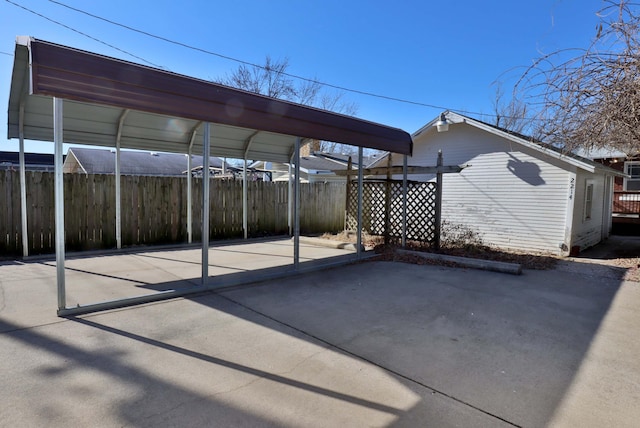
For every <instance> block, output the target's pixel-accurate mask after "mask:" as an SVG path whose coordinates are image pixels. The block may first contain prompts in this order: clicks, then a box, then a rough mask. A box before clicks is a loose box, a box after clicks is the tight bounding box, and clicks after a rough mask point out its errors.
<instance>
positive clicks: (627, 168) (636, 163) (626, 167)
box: [622, 161, 640, 192]
mask: <svg viewBox="0 0 640 428" xmlns="http://www.w3.org/2000/svg"><path fill="white" fill-rule="evenodd" d="M631 166H640V161H626V162H625V163H624V173H625V174H627V175H629V176H630V175H631V174H629V172H630V170H631V168H630V167H631ZM630 181H631V182H636V181H638V182H640V175H638V176H636V177H635V178H634V177H631V178H627V177H625V178H624V181H623V187H622V188H623V190H624V191H631V192H635V191H636V190H633V189H632V190H629V189H628V188H627V183H628V182H630Z"/></svg>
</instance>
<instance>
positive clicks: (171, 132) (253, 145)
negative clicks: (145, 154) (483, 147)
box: [8, 36, 412, 162]
mask: <svg viewBox="0 0 640 428" xmlns="http://www.w3.org/2000/svg"><path fill="white" fill-rule="evenodd" d="M53 97H58V98H62V99H64V100H65V103H64V119H63V120H64V141H65V142H69V143H78V144H87V145H98V146H107V147H113V146H115V143H116V140H117V139H118V138H120V145H121V147H123V148H131V149H141V150H154V151H163V152H176V153H186V152H187V151H188V149H189V146H190V145H192V150H193V152H195V153H198V152H201V151H202V148H203V135H204V131H203V130H202V127H201V126H200V125H201V124H202V123H203V122H209V123H211V124H212V125H211V142H210V145H211V154H212V155H215V156H221V157H231V158H247V159H254V160H265V161H279V162H287V161H288V160H289V159H290V157H291V155H292V154H293V146H294V144H295V140H296V137H301V138H313V139H319V140H328V141H334V142H339V143H343V144H350V145H354V146H359V147H368V148H373V149H379V150H386V151H391V152H394V153H400V154H411V151H412V141H411V136H410V135H409V134H408V133H407V132H405V131H402V130H400V129H396V128H391V127H388V126H384V125H380V124H377V123H373V122H368V121H364V120H361V119H356V118H353V117H349V116H345V115H341V114H337V113H333V112H328V111H324V110H319V109H315V108H312V107H307V106H303V105H299V104H295V103H290V102H286V101H282V100H276V99H273V98H269V97H265V96H261V95H256V94H252V93H249V92H245V91H241V90H237V89H233V88H230V87H227V86H223V85H219V84H216V83H212V82H208V81H204V80H199V79H195V78H192V77H188V76H184V75H180V74H176V73H171V72H167V71H164V70H160V69H156V68H151V67H146V66H142V65H139V64H135V63H131V62H127V61H123V60H119V59H115V58H110V57H106V56H103V55H98V54H95V53H91V52H86V51H82V50H78V49H74V48H70V47H66V46H61V45H57V44H54V43H50V42H46V41H41V40H36V39H33V38H30V37H24V36H21V37H18V38H17V39H16V50H15V57H14V65H13V75H12V79H11V93H10V97H9V115H8V116H9V118H8V138H19V136H20V116H21V109H23V115H24V116H23V118H24V119H23V129H24V138H25V139H30V140H41V141H53V107H52V98H53Z"/></svg>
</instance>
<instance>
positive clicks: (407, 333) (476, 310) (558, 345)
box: [0, 259, 640, 427]
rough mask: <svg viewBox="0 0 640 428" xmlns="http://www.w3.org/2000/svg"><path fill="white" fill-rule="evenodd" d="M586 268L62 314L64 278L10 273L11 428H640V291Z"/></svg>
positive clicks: (355, 282) (270, 284)
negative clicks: (58, 295)
mask: <svg viewBox="0 0 640 428" xmlns="http://www.w3.org/2000/svg"><path fill="white" fill-rule="evenodd" d="M583 262H584V260H583ZM92 263H99V260H97V259H96V260H92ZM105 263H108V261H106V259H105ZM585 267H588V262H585V263H581V264H577V263H573V262H571V261H567V262H565V263H562V264H561V265H560V266H559V267H558V268H557V269H555V270H551V271H530V270H526V271H525V272H524V274H523V275H521V276H512V275H505V274H499V273H492V272H484V271H476V270H465V269H455V268H447V267H439V266H418V265H410V264H403V263H395V262H364V263H359V264H354V265H349V266H345V267H339V268H333V269H329V270H326V271H320V272H315V273H310V274H305V275H300V276H295V277H290V278H286V279H279V280H273V281H267V282H264V283H260V284H258V285H255V286H245V287H239V288H235V289H231V290H227V291H224V292H220V293H207V294H203V295H198V296H195V297H190V298H181V299H175V300H170V301H164V302H159V303H154V304H147V305H144V306H139V307H132V308H126V309H120V310H113V311H110V312H103V313H98V314H93V315H86V316H83V317H78V318H71V319H61V318H57V317H56V316H55V310H54V309H55V298H52V300H51V301H49V300H47V301H46V302H47V303H46V305H45V303H44V300H43V299H41V298H39V297H38V296H39V295H42V294H49V295H54V293H53V292H52V289H53V288H54V278H55V272H54V270H53V269H49V268H47V267H46V266H44V265H43V263H41V262H34V263H28V264H21V263H11V262H8V263H4V264H0V286H1V291H2V294H1V296H2V297H0V298H1V299H2V300H1V301H0V385H2V388H0V406H1V409H0V426H2V427H16V426H21V427H24V426H34V427H35V426H65V427H70V426H82V427H85V426H106V427H111V426H114V427H115V426H130V427H138V426H140V427H152V426H153V427H157V426H176V427H185V426H233V427H237V426H290V427H297V426H311V427H314V426H318V427H321V426H322V427H325V426H380V427H382V426H386V427H395V426H420V427H422V426H429V427H449V426H451V427H453V426H461V427H467V426H469V427H471V426H473V427H493V426H496V427H500V426H526V427H539V426H562V427H574V426H581V427H589V426H592V427H602V426H612V427H613V426H615V427H625V426H628V427H632V426H637V423H638V421H639V420H640V358H639V356H640V340H638V332H639V331H640V310H639V309H640V285H639V284H638V283H636V282H624V281H621V280H619V279H618V277H617V276H616V275H615V274H612V272H611V271H609V270H606V269H604V270H603V269H600V268H597V267H595V268H593V269H586V268H585ZM123 268H124V266H123ZM153 274H154V272H149V275H150V277H153ZM156 275H157V273H156ZM29 284H37V285H31V286H30V285H29ZM29 293H31V295H28V294H29ZM25 294H27V295H25ZM17 302H21V303H20V305H21V307H16V306H17Z"/></svg>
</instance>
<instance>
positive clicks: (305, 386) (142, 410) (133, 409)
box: [0, 317, 402, 426]
mask: <svg viewBox="0 0 640 428" xmlns="http://www.w3.org/2000/svg"><path fill="white" fill-rule="evenodd" d="M69 319H71V320H73V321H75V322H77V323H79V324H81V325H84V326H87V327H90V328H94V329H98V330H102V331H103V332H106V333H108V334H109V335H118V336H122V337H124V338H126V339H128V340H131V341H137V342H140V343H142V344H145V345H150V346H152V347H157V348H161V349H163V350H166V351H170V352H174V353H177V354H180V355H182V356H185V357H188V358H189V359H197V360H200V361H203V362H205V363H209V364H213V365H216V366H219V367H224V368H228V369H230V370H233V371H237V372H241V373H243V374H247V375H250V376H252V377H256V378H260V379H264V380H268V381H271V382H274V383H279V384H283V385H286V386H288V387H291V388H295V389H299V390H303V391H306V392H310V393H313V394H319V395H323V396H327V397H331V398H333V399H336V400H340V401H345V402H348V403H352V404H354V405H357V406H362V407H366V408H369V409H372V410H376V411H380V412H385V413H388V414H393V415H397V414H399V413H401V412H402V410H401V409H398V408H394V407H393V406H388V405H385V404H384V403H378V402H374V401H370V400H366V399H363V398H359V397H356V396H352V395H348V394H343V393H341V392H339V391H335V390H331V389H327V388H323V387H319V386H317V385H312V384H309V383H304V382H300V381H297V380H295V379H292V378H288V377H286V376H282V375H278V374H275V373H271V372H267V371H264V370H260V369H256V368H253V367H249V366H247V365H243V364H239V363H236V362H233V361H229V360H225V359H222V358H217V357H215V356H212V355H206V354H203V353H200V352H197V351H193V350H190V349H186V348H183V347H180V346H175V345H172V344H170V343H165V342H162V341H159V340H155V339H152V338H150V337H145V336H141V335H138V334H135V333H133V332H129V331H125V330H122V329H118V328H114V327H109V326H107V325H105V324H101V323H98V322H94V321H92V320H90V319H82V318H77V317H70V318H69ZM0 331H7V332H11V333H10V334H11V336H12V338H13V339H14V340H16V341H19V342H22V343H23V344H25V345H27V346H29V347H31V348H37V349H40V350H42V349H45V350H47V352H49V353H51V354H54V355H56V356H59V357H61V358H63V359H64V360H65V366H67V367H68V368H71V367H74V368H77V367H78V366H80V367H83V368H85V369H88V370H94V371H100V372H102V373H103V374H105V375H107V376H109V377H114V378H117V379H118V380H120V381H123V382H125V383H128V384H133V385H136V386H139V387H140V388H141V390H143V391H144V395H145V396H148V397H149V398H144V397H140V398H139V399H138V400H136V401H135V402H131V403H128V404H123V405H122V407H121V409H120V416H121V417H122V418H124V419H126V420H129V422H130V423H132V424H137V423H139V422H140V421H141V420H144V425H145V426H153V425H154V423H153V420H151V419H148V418H149V416H145V415H153V417H154V418H155V419H156V421H155V422H156V423H167V422H169V420H173V422H174V423H180V417H176V416H171V415H170V414H165V413H164V412H162V411H161V409H162V406H168V407H169V408H170V407H171V403H172V402H174V403H184V402H187V403H190V404H189V405H190V408H189V410H188V415H185V414H182V416H181V417H182V418H185V419H184V421H183V422H184V423H185V424H186V425H189V426H197V424H195V423H194V422H195V420H194V419H193V418H194V417H196V418H197V420H200V421H201V422H202V423H203V424H208V423H211V422H213V421H216V423H221V424H222V425H224V426H232V424H233V421H242V424H243V425H246V426H256V425H254V424H257V425H259V426H265V425H270V424H272V421H269V420H265V419H262V418H261V417H260V415H259V414H256V413H250V412H246V411H244V410H242V409H237V408H230V407H229V406H226V405H225V404H224V403H222V402H218V401H217V400H215V398H213V397H208V396H206V395H198V394H195V393H194V392H193V391H190V390H188V389H185V388H181V387H179V386H178V385H177V384H175V383H171V382H167V381H166V380H165V379H162V377H161V376H154V375H151V374H149V372H148V371H145V370H140V369H137V368H136V367H134V366H133V365H131V364H128V363H127V362H125V361H124V359H122V358H121V355H119V354H118V353H117V352H112V353H110V352H103V351H101V352H93V351H88V350H86V349H83V348H80V347H77V346H73V345H70V344H68V343H64V342H63V341H61V340H56V339H54V338H50V337H47V336H46V335H44V334H40V333H38V332H36V331H33V330H25V329H22V328H20V327H19V326H17V325H13V324H11V323H10V322H8V321H6V320H2V319H0ZM168 370H170V368H168ZM66 371H67V368H65V367H50V368H49V369H47V370H42V371H41V373H40V376H42V377H43V378H44V379H43V381H44V382H47V378H49V379H51V378H55V377H59V376H65V373H66ZM153 396H161V401H160V402H158V401H155V400H154V399H152V398H151V397H153ZM193 403H196V408H193ZM87 404H88V405H90V403H87ZM33 405H34V406H36V407H37V406H38V405H39V404H38V403H33ZM43 406H44V404H43ZM159 410H160V411H159ZM35 412H38V410H37V409H36V410H35ZM41 413H42V414H46V413H47V412H46V411H42V412H41ZM225 420H226V422H225ZM227 424H228V425H227Z"/></svg>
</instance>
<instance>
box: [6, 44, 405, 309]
mask: <svg viewBox="0 0 640 428" xmlns="http://www.w3.org/2000/svg"><path fill="white" fill-rule="evenodd" d="M8 110H9V111H8V138H18V139H19V140H20V158H21V196H22V197H21V203H22V229H23V239H27V233H26V230H27V219H26V210H25V207H26V190H25V185H24V182H25V180H24V174H25V173H24V162H23V160H24V140H25V139H29V140H40V141H52V142H54V144H55V169H56V172H55V190H56V191H55V212H56V216H55V220H56V236H55V241H56V268H57V287H58V313H59V314H60V315H67V314H72V313H77V312H82V311H88V310H95V309H105V308H108V307H114V306H122V305H125V304H132V303H137V302H144V301H149V296H143V297H141V298H136V299H128V300H127V301H114V302H107V303H100V304H93V305H86V306H82V307H79V308H67V307H66V299H65V275H64V260H65V249H64V210H63V203H64V202H63V195H62V191H63V187H62V183H63V180H62V177H63V176H62V150H63V147H62V143H63V141H64V142H67V143H77V144H87V145H98V146H110V147H115V148H116V159H119V152H120V149H121V148H129V149H141V150H154V151H162V152H176V153H188V154H191V153H192V152H201V153H203V157H204V159H205V165H204V168H205V169H208V165H207V164H208V159H209V156H210V155H214V156H221V157H230V158H238V159H244V160H245V166H246V160H247V159H260V160H265V161H278V162H290V160H292V159H293V161H294V162H292V163H295V165H296V173H295V177H298V161H297V159H298V157H299V148H300V143H301V141H302V140H303V139H308V138H313V139H320V140H329V141H335V142H339V143H344V144H349V145H354V146H358V147H359V153H360V156H362V148H363V147H368V148H374V149H380V150H386V151H391V152H395V153H400V154H403V155H409V154H411V150H412V141H411V137H410V135H409V134H408V133H406V132H404V131H402V130H399V129H396V128H391V127H387V126H384V125H380V124H376V123H372V122H368V121H364V120H361V119H357V118H353V117H349V116H344V115H340V114H336V113H332V112H328V111H324V110H319V109H315V108H311V107H307V106H302V105H298V104H294V103H290V102H286V101H281V100H276V99H273V98H268V97H264V96H261V95H256V94H252V93H248V92H244V91H240V90H236V89H232V88H229V87H226V86H222V85H219V84H215V83H212V82H208V81H204V80H199V79H195V78H191V77H188V76H184V75H179V74H176V73H171V72H167V71H164V70H160V69H155V68H150V67H146V66H142V65H139V64H134V63H131V62H127V61H123V60H119V59H115V58H110V57H106V56H102V55H98V54H95V53H91V52H86V51H82V50H78V49H74V48H71V47H66V46H61V45H58V44H54V43H50V42H46V41H41V40H37V39H33V38H30V37H26V36H19V37H17V39H16V49H15V56H14V66H13V74H12V79H11V93H10V97H9V109H8ZM359 164H360V165H362V162H359ZM405 164H406V162H405ZM118 165H119V163H118V161H116V213H117V214H116V216H117V218H116V238H117V241H118V247H119V246H120V245H121V242H120V236H119V227H120V226H119V218H118V217H119V213H120V207H119V205H120V189H119V186H120V180H119V167H118ZM187 176H188V177H189V175H187ZM359 178H360V179H362V173H360V176H359ZM245 179H246V175H245ZM190 185H191V182H190V177H189V181H188V187H189V188H190ZM203 186H204V189H203V207H204V212H203V226H202V236H203V237H205V236H209V233H208V226H209V225H208V218H209V212H208V211H209V204H208V197H209V182H208V180H203ZM245 189H246V187H245ZM188 193H189V197H190V194H191V192H188ZM293 193H294V201H295V202H294V210H293V211H294V221H295V226H294V257H293V259H294V263H293V265H294V269H295V270H297V269H298V254H299V219H298V216H297V211H298V210H297V207H298V206H299V191H298V183H297V180H296V181H295V182H294V192H293ZM245 200H246V199H245ZM190 206H191V204H190V202H189V211H188V213H189V214H188V217H189V218H187V225H188V230H189V231H190V228H191V218H190V217H191V211H190ZM245 211H246V210H245ZM245 234H246V223H245ZM358 235H360V234H358ZM189 236H191V233H190V232H189ZM189 239H190V238H189ZM208 246H209V242H208V239H206V240H205V239H203V243H202V285H203V288H206V286H207V278H208ZM25 248H26V246H25ZM358 248H359V246H358ZM25 251H26V250H25ZM25 255H26V254H25ZM200 291H201V290H200ZM162 297H163V298H168V297H172V294H171V293H167V294H165V295H163V296H162ZM153 300H157V296H156V297H154V298H153Z"/></svg>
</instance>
